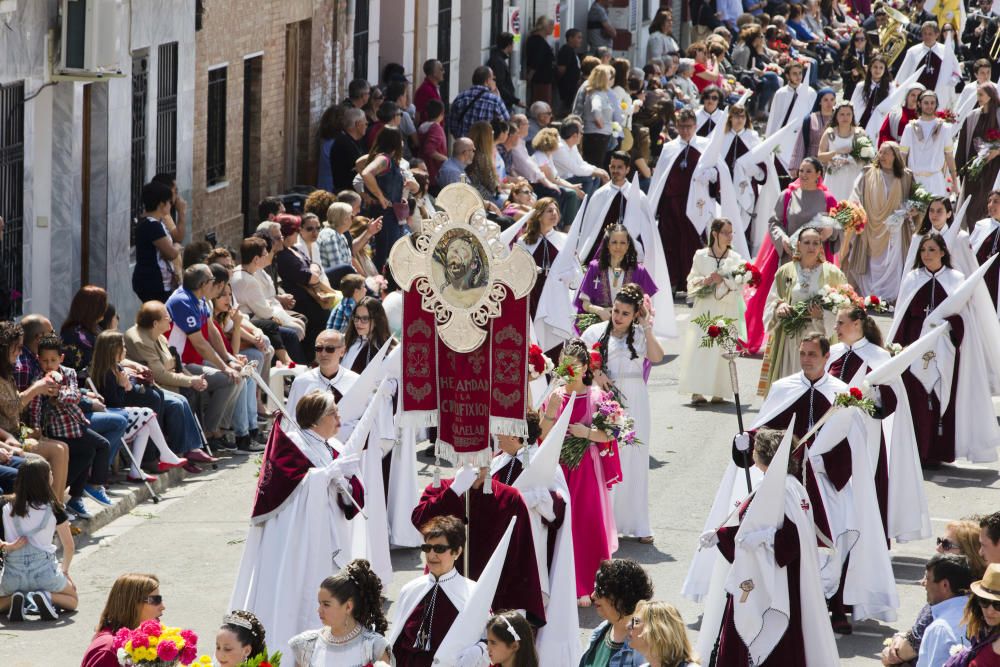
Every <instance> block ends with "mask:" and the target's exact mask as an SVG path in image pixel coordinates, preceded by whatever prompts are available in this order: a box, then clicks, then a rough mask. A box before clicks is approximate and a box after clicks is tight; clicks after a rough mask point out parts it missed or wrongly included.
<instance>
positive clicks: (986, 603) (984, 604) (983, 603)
mask: <svg viewBox="0 0 1000 667" xmlns="http://www.w3.org/2000/svg"><path fill="white" fill-rule="evenodd" d="M976 602H978V603H979V607H980V608H981V609H989V608H990V607H993V611H1000V600H988V599H986V598H981V597H979V596H976Z"/></svg>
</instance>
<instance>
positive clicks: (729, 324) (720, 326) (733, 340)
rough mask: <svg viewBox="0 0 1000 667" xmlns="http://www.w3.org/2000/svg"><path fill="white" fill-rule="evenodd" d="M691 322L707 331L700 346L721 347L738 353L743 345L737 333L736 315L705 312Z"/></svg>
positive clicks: (729, 351)
mask: <svg viewBox="0 0 1000 667" xmlns="http://www.w3.org/2000/svg"><path fill="white" fill-rule="evenodd" d="M691 322H692V323H693V324H695V325H696V326H698V328H700V329H701V330H702V331H704V332H705V335H704V336H702V337H701V342H700V343H699V344H698V347H721V348H722V349H723V350H725V351H726V352H728V353H731V354H736V353H737V352H738V350H739V348H740V347H741V346H742V345H743V343H742V341H740V339H739V336H738V334H737V329H736V318H735V317H720V316H718V315H713V314H712V313H704V314H702V315H699V316H698V317H696V318H694V319H693V320H691Z"/></svg>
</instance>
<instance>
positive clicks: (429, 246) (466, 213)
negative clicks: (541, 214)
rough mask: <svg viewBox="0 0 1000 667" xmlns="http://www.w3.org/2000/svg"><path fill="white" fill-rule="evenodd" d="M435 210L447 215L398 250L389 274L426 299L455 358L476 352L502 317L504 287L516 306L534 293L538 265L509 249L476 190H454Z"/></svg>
mask: <svg viewBox="0 0 1000 667" xmlns="http://www.w3.org/2000/svg"><path fill="white" fill-rule="evenodd" d="M436 204H437V206H438V208H440V209H442V210H441V211H439V212H438V213H436V214H435V215H434V217H433V218H431V219H429V220H422V221H421V223H420V230H419V231H418V232H417V233H415V234H413V235H411V236H404V237H403V238H401V239H400V240H399V241H397V242H396V244H395V245H394V246H393V247H392V250H391V251H390V252H389V267H390V269H391V270H392V275H393V277H394V278H395V279H396V282H397V283H399V285H400V287H401V288H402V289H403V290H404V291H407V292H408V291H410V289H416V290H417V292H419V293H420V295H421V307H422V308H423V309H424V310H425V311H427V312H429V313H433V314H434V320H435V322H436V324H437V330H438V336H439V337H440V339H441V341H442V342H443V343H444V344H445V345H447V346H448V347H449V348H451V349H452V350H454V351H456V352H471V351H473V350H475V349H476V348H478V347H479V346H480V345H482V343H483V341H484V340H485V339H486V330H487V326H488V325H489V322H490V320H492V319H495V318H497V317H498V316H499V315H500V312H501V304H502V303H503V302H504V300H505V299H506V297H507V289H505V288H509V289H510V291H511V292H512V293H513V295H514V297H515V298H517V299H521V298H524V297H526V296H527V295H528V294H529V293H530V292H531V288H532V287H533V286H534V284H535V275H536V272H537V269H536V267H535V260H534V259H532V257H531V255H530V254H528V252H527V251H526V250H524V249H523V248H521V247H520V246H514V247H513V248H509V247H507V246H506V245H505V244H504V243H503V241H502V240H501V239H500V226H499V225H497V224H496V223H494V222H492V221H490V220H489V219H488V218H487V217H486V211H485V209H484V208H483V200H482V197H480V196H479V193H478V192H477V191H476V189H475V188H473V187H472V186H470V185H466V184H464V183H453V184H451V185H448V186H446V187H445V188H444V189H443V190H441V193H440V194H439V195H438V197H437V200H436Z"/></svg>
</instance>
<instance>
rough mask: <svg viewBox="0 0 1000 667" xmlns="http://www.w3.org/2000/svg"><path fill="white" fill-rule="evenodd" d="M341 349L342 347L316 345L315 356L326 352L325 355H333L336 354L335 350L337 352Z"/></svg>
mask: <svg viewBox="0 0 1000 667" xmlns="http://www.w3.org/2000/svg"><path fill="white" fill-rule="evenodd" d="M342 347H343V345H317V346H316V354H319V353H320V352H326V353H327V354H333V353H334V352H336V351H337V350H339V349H340V348H342Z"/></svg>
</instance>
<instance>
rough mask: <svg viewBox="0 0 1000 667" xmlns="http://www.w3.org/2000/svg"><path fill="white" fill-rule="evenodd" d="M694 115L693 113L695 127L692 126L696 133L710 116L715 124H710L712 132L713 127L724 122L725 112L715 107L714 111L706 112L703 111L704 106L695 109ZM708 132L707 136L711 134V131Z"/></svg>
mask: <svg viewBox="0 0 1000 667" xmlns="http://www.w3.org/2000/svg"><path fill="white" fill-rule="evenodd" d="M694 115H695V128H694V131H695V133H698V132H699V131H700V130H701V128H702V126H704V125H705V123H707V122H708V119H709V118H711V119H712V120H713V121H714V122H715V125H713V126H712V131H713V132H714V131H715V128H716V127H718V126H719V125H725V124H726V112H725V110H723V109H716V110H715V111H714V112H712V113H708V112H707V111H705V107H699V108H698V110H697V111H695V113H694ZM708 134H709V136H711V134H712V133H711V132H709V133H708Z"/></svg>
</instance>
